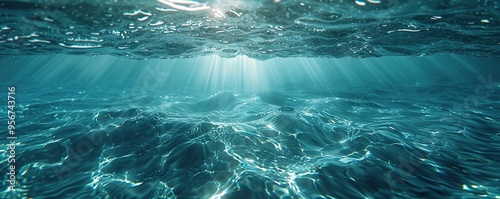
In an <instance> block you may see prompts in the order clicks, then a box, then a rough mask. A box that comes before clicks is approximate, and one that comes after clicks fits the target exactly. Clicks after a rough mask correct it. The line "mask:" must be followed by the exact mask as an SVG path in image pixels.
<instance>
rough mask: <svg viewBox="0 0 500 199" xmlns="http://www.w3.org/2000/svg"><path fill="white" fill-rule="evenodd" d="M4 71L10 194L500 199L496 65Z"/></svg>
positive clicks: (316, 62) (341, 63)
mask: <svg viewBox="0 0 500 199" xmlns="http://www.w3.org/2000/svg"><path fill="white" fill-rule="evenodd" d="M0 63H2V67H3V68H2V72H3V73H2V74H1V78H2V82H1V86H2V88H6V87H7V86H12V85H13V86H16V92H17V94H16V95H17V99H16V100H17V104H18V106H17V109H16V110H17V119H16V120H17V127H16V128H17V132H18V133H17V136H18V139H17V142H18V143H19V144H18V145H17V147H16V150H17V151H16V154H18V156H17V158H16V163H15V165H16V168H18V169H17V170H16V171H17V172H18V174H17V179H18V189H17V190H16V191H15V192H10V191H7V188H3V187H6V185H7V181H6V180H7V175H2V178H1V179H2V182H1V183H2V185H3V186H2V189H3V190H2V192H1V196H2V198H477V197H485V198H498V197H500V187H499V185H500V183H499V179H500V174H499V173H498V168H499V166H500V159H499V158H500V150H499V149H500V142H499V141H500V123H499V120H500V117H499V115H498V111H499V110H500V102H499V99H500V91H499V85H500V84H499V83H498V80H499V79H498V77H500V70H498V63H500V62H499V60H497V59H484V58H472V57H461V56H451V55H447V56H426V57H421V58H419V57H385V58H377V59H375V58H370V59H355V58H344V59H303V58H293V59H271V60H267V61H255V60H252V59H249V58H244V57H238V58H234V59H221V58H218V57H200V58H194V59H176V60H151V61H139V60H128V59H118V58H115V57H109V56H97V57H85V56H64V55H56V56H51V57H47V56H28V57H26V56H23V57H12V58H7V59H3V60H0ZM6 92H7V89H5V91H2V93H3V94H2V95H5V96H6V95H7V94H6ZM1 102H2V104H5V105H6V104H7V103H6V99H3V97H2V100H1ZM0 110H1V112H0V113H1V115H2V117H0V123H2V124H5V123H7V118H6V117H4V115H7V111H6V110H7V109H5V108H2V109H0ZM0 132H1V136H2V139H3V140H2V148H1V150H2V155H1V162H0V166H1V168H2V173H7V172H8V171H7V168H8V166H9V164H8V163H7V161H6V160H7V156H8V154H7V153H8V152H7V151H6V150H5V149H6V148H7V145H6V144H7V142H6V141H7V140H6V139H5V137H6V136H7V127H5V126H3V125H2V129H1V130H0ZM4 141H5V142H4Z"/></svg>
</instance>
